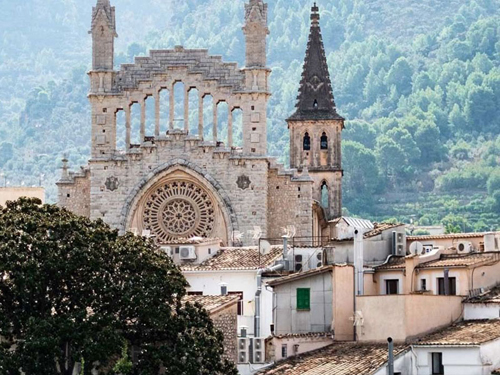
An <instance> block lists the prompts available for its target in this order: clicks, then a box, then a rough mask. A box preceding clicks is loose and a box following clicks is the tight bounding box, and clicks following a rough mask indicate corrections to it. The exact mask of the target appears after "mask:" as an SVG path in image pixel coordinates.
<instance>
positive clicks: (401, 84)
mask: <svg viewBox="0 0 500 375" xmlns="http://www.w3.org/2000/svg"><path fill="white" fill-rule="evenodd" d="M412 75H413V70H412V68H411V66H410V63H409V62H408V60H407V59H406V58H405V57H400V58H398V59H397V60H396V61H395V62H394V64H393V65H392V67H391V69H390V70H389V73H388V75H387V84H388V85H395V86H396V88H397V90H398V92H399V93H400V94H401V95H408V94H410V93H411V90H412Z"/></svg>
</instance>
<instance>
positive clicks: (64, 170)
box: [61, 154, 69, 181]
mask: <svg viewBox="0 0 500 375" xmlns="http://www.w3.org/2000/svg"><path fill="white" fill-rule="evenodd" d="M62 163H63V165H62V168H61V169H62V173H61V180H62V181H66V180H69V173H68V159H67V158H66V154H64V155H63V159H62Z"/></svg>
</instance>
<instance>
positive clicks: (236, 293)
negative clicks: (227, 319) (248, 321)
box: [227, 292, 243, 316]
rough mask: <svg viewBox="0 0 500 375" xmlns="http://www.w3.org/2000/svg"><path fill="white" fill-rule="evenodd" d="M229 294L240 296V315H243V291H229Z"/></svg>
mask: <svg viewBox="0 0 500 375" xmlns="http://www.w3.org/2000/svg"><path fill="white" fill-rule="evenodd" d="M227 294H229V295H233V296H236V295H238V296H240V300H239V301H238V315H239V316H242V315H243V292H228V293H227Z"/></svg>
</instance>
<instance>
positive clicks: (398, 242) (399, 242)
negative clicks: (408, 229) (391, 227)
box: [392, 231, 406, 255]
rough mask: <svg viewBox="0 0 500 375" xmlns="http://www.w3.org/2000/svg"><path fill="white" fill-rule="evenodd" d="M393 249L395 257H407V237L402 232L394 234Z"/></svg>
mask: <svg viewBox="0 0 500 375" xmlns="http://www.w3.org/2000/svg"><path fill="white" fill-rule="evenodd" d="M392 246H393V247H392V248H393V254H394V255H406V236H405V234H404V233H402V232H396V231H393V232H392Z"/></svg>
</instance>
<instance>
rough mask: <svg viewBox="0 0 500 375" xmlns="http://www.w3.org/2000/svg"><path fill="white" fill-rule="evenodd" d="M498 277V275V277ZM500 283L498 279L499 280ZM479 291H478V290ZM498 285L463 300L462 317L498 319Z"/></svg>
mask: <svg viewBox="0 0 500 375" xmlns="http://www.w3.org/2000/svg"><path fill="white" fill-rule="evenodd" d="M499 279H500V277H499ZM499 283H500V280H499ZM479 292H480V291H479ZM499 318H500V286H499V285H497V286H495V287H494V288H492V289H490V290H486V291H485V292H483V293H480V294H478V295H476V296H472V297H470V298H468V299H467V300H465V301H464V319H465V320H474V319H499Z"/></svg>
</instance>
